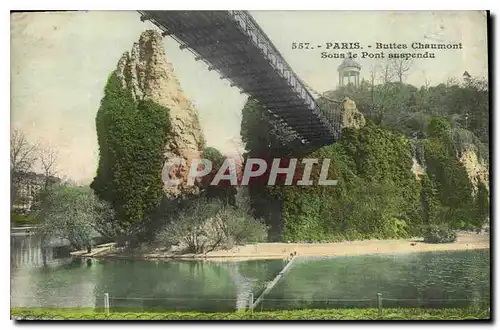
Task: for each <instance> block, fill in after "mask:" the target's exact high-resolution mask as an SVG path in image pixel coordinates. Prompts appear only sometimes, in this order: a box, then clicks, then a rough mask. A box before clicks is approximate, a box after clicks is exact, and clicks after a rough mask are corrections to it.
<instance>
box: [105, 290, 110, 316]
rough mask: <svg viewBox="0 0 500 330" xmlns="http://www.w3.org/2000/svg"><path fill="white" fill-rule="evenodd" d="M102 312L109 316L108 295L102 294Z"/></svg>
mask: <svg viewBox="0 0 500 330" xmlns="http://www.w3.org/2000/svg"><path fill="white" fill-rule="evenodd" d="M104 312H105V313H106V314H109V293H107V292H106V293H105V294H104Z"/></svg>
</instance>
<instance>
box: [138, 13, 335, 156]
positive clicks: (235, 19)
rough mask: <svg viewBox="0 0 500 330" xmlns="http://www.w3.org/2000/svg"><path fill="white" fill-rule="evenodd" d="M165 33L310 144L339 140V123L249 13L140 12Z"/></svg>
mask: <svg viewBox="0 0 500 330" xmlns="http://www.w3.org/2000/svg"><path fill="white" fill-rule="evenodd" d="M140 13H141V14H142V17H141V19H142V20H145V19H147V20H150V21H151V22H153V23H154V24H155V25H156V26H158V27H159V28H160V29H161V30H162V31H163V35H165V36H166V35H168V36H171V37H172V38H174V39H175V40H177V41H178V42H179V43H180V44H181V46H180V47H181V48H183V49H188V50H190V51H191V52H193V53H194V54H195V56H196V59H197V60H203V61H205V62H206V63H207V64H208V70H216V71H217V72H219V73H220V74H221V79H228V80H229V81H231V86H236V87H238V88H239V89H240V90H241V93H246V94H248V95H249V96H250V97H253V98H255V99H256V100H257V101H258V102H259V103H260V104H262V105H263V106H265V107H266V108H267V110H268V111H269V112H270V113H271V114H273V116H274V117H276V118H279V119H280V121H281V122H284V123H286V125H287V126H289V127H290V128H291V129H292V130H293V131H295V132H296V133H297V134H298V135H299V136H300V137H301V138H302V143H303V144H304V145H306V146H309V147H311V146H322V145H326V144H331V143H332V142H334V141H335V140H337V139H338V138H339V137H340V127H339V124H340V122H339V120H336V118H334V117H333V116H334V114H333V113H331V112H326V111H322V110H321V109H320V107H319V106H318V104H317V103H316V101H315V100H314V98H313V97H312V95H311V94H310V93H309V92H308V91H307V89H306V88H305V86H304V85H303V83H302V82H301V81H300V79H299V78H298V76H297V75H296V74H295V73H294V72H293V71H292V69H291V68H290V66H289V65H288V64H287V63H286V61H285V60H284V58H283V57H282V56H281V54H280V53H279V52H278V50H277V49H276V47H275V46H274V45H273V44H272V42H271V41H270V40H269V38H268V37H267V36H266V34H265V33H264V32H263V31H262V30H261V29H260V27H259V26H258V24H257V23H256V22H255V20H254V19H253V18H252V17H251V16H250V14H248V13H247V12H246V11H140Z"/></svg>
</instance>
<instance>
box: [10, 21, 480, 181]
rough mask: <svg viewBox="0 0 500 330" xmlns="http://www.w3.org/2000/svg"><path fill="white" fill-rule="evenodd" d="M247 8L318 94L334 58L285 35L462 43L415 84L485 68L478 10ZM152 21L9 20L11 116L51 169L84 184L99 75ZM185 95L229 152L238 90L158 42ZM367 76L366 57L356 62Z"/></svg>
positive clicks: (92, 164)
mask: <svg viewBox="0 0 500 330" xmlns="http://www.w3.org/2000/svg"><path fill="white" fill-rule="evenodd" d="M252 15H253V16H254V18H255V19H256V20H257V22H258V23H259V24H260V25H261V27H262V28H263V30H264V31H265V32H266V33H267V34H268V36H269V37H270V39H271V40H272V41H273V42H274V43H275V45H276V46H277V48H278V49H279V50H280V52H281V53H282V54H283V55H284V57H285V58H286V60H287V61H288V63H289V64H290V65H291V67H292V68H293V69H294V70H295V72H296V73H297V74H298V75H299V77H301V78H302V79H303V80H305V81H306V82H307V83H308V84H309V85H310V86H311V87H313V88H314V89H315V90H317V91H318V92H323V91H326V90H331V89H335V87H336V85H337V81H338V76H337V66H338V65H339V64H340V62H341V60H338V59H332V60H324V59H320V56H319V52H318V51H317V50H311V51H304V50H292V49H291V43H292V42H310V43H311V44H316V43H320V44H321V43H325V42H331V41H339V42H351V41H352V42H355V41H359V42H361V43H362V44H374V43H375V42H385V43H392V42H396V43H411V42H413V41H420V42H428V43H430V42H433V41H431V40H426V39H425V38H424V36H429V35H433V36H434V37H435V38H438V39H440V40H444V41H448V42H462V44H463V48H464V49H463V50H461V51H456V50H455V51H436V53H437V58H436V59H433V60H417V61H415V63H414V65H413V68H412V71H411V73H410V75H409V76H408V78H407V82H409V83H412V84H415V85H417V86H420V85H422V84H423V82H424V77H426V78H427V79H428V80H429V81H430V82H431V84H438V83H441V82H445V81H446V80H447V79H448V78H450V77H454V78H460V77H461V75H462V73H463V72H464V71H465V70H467V71H468V72H469V73H470V74H471V75H477V76H486V75H487V35H486V19H485V15H484V14H483V13H481V12H397V13H395V12H359V11H358V12H339V11H336V12H328V11H324V12H319V11H307V12H300V11H282V12H273V11H258V12H252ZM148 28H153V26H152V25H151V24H150V23H149V22H145V23H143V22H141V21H140V20H139V14H138V13H136V12H125V11H113V12H102V11H94V12H75V13H26V14H13V15H12V17H11V123H12V127H19V128H20V129H21V130H22V131H24V132H25V134H26V135H27V136H28V138H29V139H30V140H32V141H34V142H35V141H38V142H39V143H41V144H45V145H50V146H53V147H54V148H56V149H57V150H58V151H59V158H60V160H59V169H60V171H59V174H60V175H67V176H70V177H71V178H73V179H74V180H78V181H80V182H85V183H88V182H90V181H91V180H92V178H93V176H94V175H95V170H96V166H97V160H98V148H97V139H96V133H95V115H96V112H97V109H98V107H99V102H100V99H101V97H102V90H103V87H104V84H105V82H106V79H107V77H108V74H109V73H110V72H111V71H112V70H114V68H115V66H116V63H117V61H118V59H119V58H120V56H121V54H122V53H123V52H124V51H127V50H130V48H131V47H132V44H133V42H135V41H137V40H138V38H139V36H140V34H141V32H142V31H144V30H145V29H148ZM165 49H166V53H167V57H168V60H169V61H170V62H171V63H172V64H173V66H174V69H175V72H176V74H177V76H178V78H179V80H180V83H181V85H182V88H183V89H184V92H185V94H186V95H187V97H188V98H190V99H191V100H192V101H193V103H194V104H195V106H196V108H197V109H198V111H199V114H200V120H201V125H202V128H203V130H204V134H205V137H206V139H207V142H208V145H210V146H214V147H217V148H218V149H220V150H221V151H222V152H226V153H230V152H232V151H234V149H235V145H234V143H232V142H231V140H235V139H236V140H238V139H239V129H240V118H241V117H240V114H241V108H242V107H243V105H244V103H245V101H246V96H244V95H242V94H240V93H239V90H238V89H237V88H235V87H234V88H231V87H230V86H229V82H227V81H224V80H220V79H219V75H218V74H217V73H216V72H209V71H208V70H207V66H206V65H205V64H204V63H202V62H196V61H195V60H194V56H192V55H191V53H189V52H188V51H186V50H184V51H181V50H180V49H179V47H178V44H177V43H176V42H175V41H173V40H172V39H170V38H166V39H165ZM358 62H359V63H360V64H361V65H362V66H363V69H362V71H361V76H362V77H365V78H368V72H367V71H368V70H367V68H368V67H369V66H370V64H372V63H373V62H370V61H369V60H362V59H360V60H359V61H358Z"/></svg>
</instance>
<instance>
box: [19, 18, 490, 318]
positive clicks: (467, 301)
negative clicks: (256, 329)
mask: <svg viewBox="0 0 500 330" xmlns="http://www.w3.org/2000/svg"><path fill="white" fill-rule="evenodd" d="M10 19H11V23H10V24H11V132H10V137H11V142H10V165H11V167H10V170H11V172H10V180H11V181H10V182H11V204H10V206H11V218H10V221H11V231H10V241H11V318H12V319H16V320H39V319H44V320H53V319H62V320H74V319H78V320H86V319H88V320H123V319H125V320H239V319H245V320H298V319H302V320H304V319H307V320H464V319H467V320H471V319H472V320H490V319H491V315H490V303H491V299H492V294H491V283H490V281H491V278H490V271H491V263H490V230H489V228H490V143H491V141H490V102H489V100H490V94H489V82H488V77H489V76H488V73H489V67H488V63H489V58H488V49H489V45H488V40H489V38H488V24H489V12H487V11H245V10H241V11H240V10H227V11H168V10H165V11H147V10H145V11H141V10H137V11H60V12H57V11H54V12H12V13H11V17H10Z"/></svg>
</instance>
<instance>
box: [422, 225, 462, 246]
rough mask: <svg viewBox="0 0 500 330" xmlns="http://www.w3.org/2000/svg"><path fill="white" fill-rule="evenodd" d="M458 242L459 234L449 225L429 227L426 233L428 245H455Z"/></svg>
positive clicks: (425, 240)
mask: <svg viewBox="0 0 500 330" xmlns="http://www.w3.org/2000/svg"><path fill="white" fill-rule="evenodd" d="M456 240H457V233H456V232H455V231H454V230H453V229H451V228H449V227H448V226H447V225H444V224H443V225H429V226H428V227H427V228H426V230H425V233H424V242H426V243H453V242H455V241H456Z"/></svg>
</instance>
